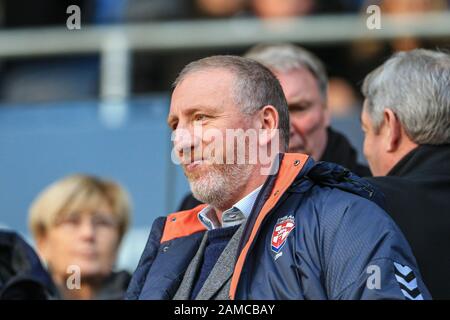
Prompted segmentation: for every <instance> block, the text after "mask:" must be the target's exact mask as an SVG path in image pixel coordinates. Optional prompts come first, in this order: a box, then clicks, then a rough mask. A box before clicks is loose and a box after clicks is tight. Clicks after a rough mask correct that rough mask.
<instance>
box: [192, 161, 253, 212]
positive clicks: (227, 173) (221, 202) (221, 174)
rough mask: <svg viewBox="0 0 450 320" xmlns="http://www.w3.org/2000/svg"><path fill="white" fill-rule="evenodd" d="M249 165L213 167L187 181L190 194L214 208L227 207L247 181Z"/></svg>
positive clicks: (250, 171) (250, 170)
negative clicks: (205, 173)
mask: <svg viewBox="0 0 450 320" xmlns="http://www.w3.org/2000/svg"><path fill="white" fill-rule="evenodd" d="M251 173H252V166H250V165H235V164H228V165H227V164H225V165H221V166H220V167H214V168H212V170H210V171H209V172H208V173H207V175H206V176H203V177H201V178H199V179H197V180H195V181H189V184H190V187H191V191H192V194H193V195H194V197H195V198H196V199H198V200H199V201H201V202H203V203H206V204H208V205H211V206H212V207H214V208H227V209H228V206H230V202H231V201H232V200H233V199H234V198H235V197H236V196H237V195H238V194H239V192H240V190H242V189H243V187H244V186H245V185H246V184H247V183H248V179H249V177H250V175H251Z"/></svg>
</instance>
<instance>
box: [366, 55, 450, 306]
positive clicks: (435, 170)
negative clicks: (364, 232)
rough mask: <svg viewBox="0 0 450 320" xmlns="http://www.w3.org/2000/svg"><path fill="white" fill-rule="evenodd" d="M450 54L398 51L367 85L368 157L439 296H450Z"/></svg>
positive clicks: (389, 208)
mask: <svg viewBox="0 0 450 320" xmlns="http://www.w3.org/2000/svg"><path fill="white" fill-rule="evenodd" d="M449 88H450V56H449V55H448V54H445V53H441V52H434V51H429V50H422V49H420V50H413V51H409V52H402V53H397V54H395V55H394V56H393V57H392V58H390V59H389V60H388V61H387V62H386V63H384V64H383V65H382V66H381V67H379V68H377V69H376V70H375V71H373V72H372V73H370V74H369V75H368V76H367V77H366V79H365V81H364V84H363V94H364V96H365V98H366V100H365V103H364V109H363V113H362V126H363V131H364V132H365V141H364V154H365V155H366V157H367V159H368V161H369V165H370V168H371V170H372V173H373V174H374V176H375V177H374V178H371V179H370V182H372V183H373V184H375V185H378V186H379V188H380V189H381V191H383V192H384V194H385V196H386V202H387V212H388V213H390V214H391V216H392V217H393V219H394V221H395V222H396V223H397V224H398V226H399V227H400V229H402V231H403V233H404V234H405V236H406V238H407V240H408V241H409V243H410V244H411V247H412V249H413V252H414V255H415V256H416V258H417V262H418V264H419V267H420V270H421V272H422V276H423V278H424V281H425V283H426V285H427V286H428V288H429V290H430V292H431V294H432V296H433V298H434V299H450V90H449Z"/></svg>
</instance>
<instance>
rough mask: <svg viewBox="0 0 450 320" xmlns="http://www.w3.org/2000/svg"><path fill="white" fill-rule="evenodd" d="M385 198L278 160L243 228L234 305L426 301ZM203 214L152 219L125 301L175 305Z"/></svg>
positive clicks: (315, 166) (339, 171)
mask: <svg viewBox="0 0 450 320" xmlns="http://www.w3.org/2000/svg"><path fill="white" fill-rule="evenodd" d="M380 206H383V197H382V196H381V195H380V193H378V192H377V191H376V190H375V189H374V188H373V187H372V186H371V185H370V184H369V183H368V182H367V181H365V180H363V179H361V178H359V177H357V176H355V175H353V174H352V173H351V172H349V171H348V170H347V169H344V168H343V167H341V166H338V165H335V164H331V163H326V162H318V163H315V162H314V161H313V160H312V159H311V158H309V157H308V156H306V155H302V154H284V155H281V156H280V167H279V170H278V172H277V174H275V175H273V176H269V177H268V179H267V180H266V182H265V184H264V186H263V188H262V189H261V192H260V193H259V195H258V198H257V200H256V202H255V205H254V207H253V210H252V213H251V214H250V216H249V218H248V219H247V221H246V226H245V230H244V233H243V236H242V239H241V244H240V248H239V251H238V252H239V254H238V257H236V265H235V268H234V273H233V276H232V279H231V288H230V294H229V296H230V298H231V299H416V300H419V299H428V298H430V295H429V292H428V290H427V289H426V287H425V285H424V283H423V282H422V280H421V276H420V273H419V270H418V268H417V263H416V260H415V258H414V257H413V254H412V252H411V249H410V247H409V245H408V243H407V242H406V240H405V238H404V236H403V235H402V233H401V231H400V230H399V229H398V227H397V226H396V225H395V223H394V222H393V221H392V220H391V218H390V217H389V216H388V215H387V214H386V212H385V211H384V210H383V209H382V208H381V207H380ZM203 207H204V205H200V206H199V207H197V208H194V209H192V210H188V211H181V212H177V213H174V214H170V215H169V216H167V217H161V218H157V219H156V220H155V222H154V223H153V227H152V230H151V233H150V236H149V239H148V242H147V245H146V247H145V250H144V252H143V254H142V257H141V260H140V262H139V265H138V267H137V269H136V271H135V273H134V275H133V277H132V280H131V283H130V286H129V287H128V291H127V293H126V299H171V298H172V297H173V296H174V294H175V292H176V291H177V289H178V287H179V285H180V282H181V280H182V279H183V275H184V272H185V271H186V268H187V266H188V265H189V263H190V261H191V259H192V258H193V256H194V255H195V253H196V252H197V249H198V246H199V244H200V241H201V239H202V237H203V235H204V233H205V227H204V226H203V225H202V224H201V223H200V222H199V221H198V218H197V213H198V212H199V211H200V210H201V209H202V208H203Z"/></svg>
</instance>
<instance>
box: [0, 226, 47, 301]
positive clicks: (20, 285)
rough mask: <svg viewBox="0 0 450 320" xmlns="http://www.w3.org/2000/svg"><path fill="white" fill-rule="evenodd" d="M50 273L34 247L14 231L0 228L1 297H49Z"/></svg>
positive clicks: (22, 298) (10, 298)
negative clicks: (0, 229) (42, 263)
mask: <svg viewBox="0 0 450 320" xmlns="http://www.w3.org/2000/svg"><path fill="white" fill-rule="evenodd" d="M54 295H55V287H54V285H53V283H52V280H51V278H50V275H49V274H48V273H47V272H46V271H45V269H44V268H43V266H42V265H41V262H40V260H39V258H38V256H37V255H36V253H35V252H34V250H33V249H32V248H31V247H30V246H29V245H28V244H27V243H26V242H25V241H24V240H23V239H22V238H21V237H20V236H19V235H18V234H16V233H15V232H12V231H6V230H2V231H0V300H1V299H5V300H24V299H48V298H50V297H53V296H54Z"/></svg>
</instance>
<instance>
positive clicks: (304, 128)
mask: <svg viewBox="0 0 450 320" xmlns="http://www.w3.org/2000/svg"><path fill="white" fill-rule="evenodd" d="M246 57H248V58H251V59H254V60H256V61H258V62H260V63H262V64H264V65H265V66H267V67H268V68H269V69H271V70H272V72H273V73H274V74H275V75H276V76H277V78H278V79H279V80H280V83H281V87H282V88H283V91H284V94H285V96H286V99H287V102H288V105H289V113H290V122H291V135H290V141H289V152H301V153H306V154H310V155H312V157H313V158H314V159H316V160H321V161H328V162H334V163H337V164H340V165H342V166H344V167H346V168H348V169H350V170H352V171H353V172H355V173H357V174H358V175H361V176H365V175H368V174H370V172H369V170H368V168H366V167H365V166H362V165H360V164H358V163H357V160H356V151H355V150H354V148H353V147H352V146H351V145H350V143H349V142H348V140H347V139H346V138H345V137H344V136H343V135H341V134H340V133H338V132H336V131H334V130H332V129H331V128H329V121H330V119H329V118H330V114H329V110H328V108H327V86H328V81H327V74H326V71H325V67H324V66H323V64H322V62H321V61H320V60H319V59H318V58H317V57H316V56H314V55H313V54H312V53H311V52H309V51H307V50H305V49H303V48H301V47H297V46H294V45H291V44H279V45H259V46H256V47H253V48H252V49H250V50H249V51H248V52H247V54H246Z"/></svg>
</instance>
